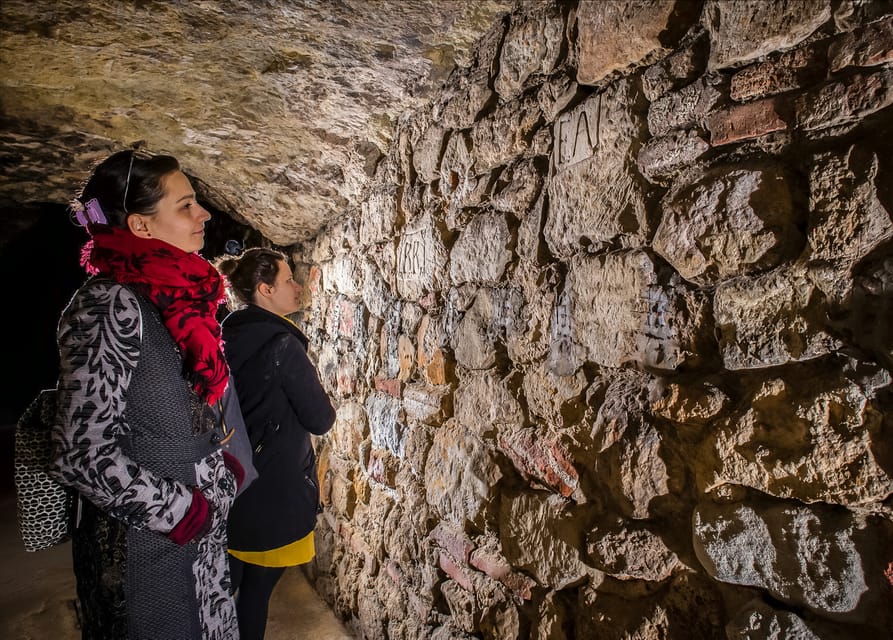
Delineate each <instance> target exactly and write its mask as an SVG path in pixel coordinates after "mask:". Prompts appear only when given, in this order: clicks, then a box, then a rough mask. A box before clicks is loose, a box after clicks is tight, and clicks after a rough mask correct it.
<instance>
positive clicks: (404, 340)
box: [397, 334, 416, 382]
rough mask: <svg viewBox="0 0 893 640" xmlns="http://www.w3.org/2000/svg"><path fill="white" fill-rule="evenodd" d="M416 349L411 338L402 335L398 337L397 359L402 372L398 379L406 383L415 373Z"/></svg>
mask: <svg viewBox="0 0 893 640" xmlns="http://www.w3.org/2000/svg"><path fill="white" fill-rule="evenodd" d="M415 354H416V348H415V345H414V344H413V343H412V340H411V339H410V337H409V336H407V335H403V334H401V335H400V336H398V337H397V359H398V361H399V362H400V372H399V373H398V374H397V378H398V379H399V380H400V381H401V382H406V381H407V380H409V379H410V378H411V377H412V374H413V372H414V371H415Z"/></svg>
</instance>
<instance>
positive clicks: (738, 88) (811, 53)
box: [729, 44, 826, 102]
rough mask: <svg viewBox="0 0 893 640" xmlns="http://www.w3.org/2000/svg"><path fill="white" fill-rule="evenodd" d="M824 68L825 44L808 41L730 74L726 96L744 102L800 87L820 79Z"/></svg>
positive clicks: (823, 75) (823, 74)
mask: <svg viewBox="0 0 893 640" xmlns="http://www.w3.org/2000/svg"><path fill="white" fill-rule="evenodd" d="M825 71H826V63H825V50H824V46H822V45H820V44H810V45H806V46H803V47H799V48H797V49H793V50H791V51H785V52H784V53H781V54H777V55H773V56H771V57H770V59H769V60H767V61H766V62H760V63H758V64H754V65H751V66H749V67H745V68H744V69H742V70H741V71H738V72H737V73H735V74H734V75H733V76H732V81H731V84H730V88H729V95H730V96H731V97H732V99H733V100H737V101H739V102H745V101H747V100H752V99H754V98H763V97H766V96H771V95H775V94H777V93H783V92H785V91H791V90H793V89H802V88H803V87H808V86H809V85H811V84H814V83H816V82H818V81H819V80H822V79H823V78H824V77H825Z"/></svg>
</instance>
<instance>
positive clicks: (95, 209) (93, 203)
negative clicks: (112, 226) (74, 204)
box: [74, 198, 108, 227]
mask: <svg viewBox="0 0 893 640" xmlns="http://www.w3.org/2000/svg"><path fill="white" fill-rule="evenodd" d="M74 217H75V218H76V219H77V221H78V223H79V224H80V225H81V226H82V227H86V226H87V225H88V224H108V220H106V217H105V214H104V213H103V212H102V207H100V206H99V200H97V199H96V198H93V199H91V200H88V201H87V204H85V205H84V208H83V209H77V210H75V212H74Z"/></svg>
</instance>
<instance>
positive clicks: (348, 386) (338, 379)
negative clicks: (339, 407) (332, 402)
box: [335, 354, 359, 398]
mask: <svg viewBox="0 0 893 640" xmlns="http://www.w3.org/2000/svg"><path fill="white" fill-rule="evenodd" d="M358 372H359V367H358V365H357V359H356V357H355V356H354V355H352V354H351V355H349V356H344V357H342V359H341V361H340V362H338V369H337V371H336V372H335V391H336V395H337V396H338V397H339V398H347V397H348V396H351V395H353V393H354V392H355V391H356V389H357V373H358Z"/></svg>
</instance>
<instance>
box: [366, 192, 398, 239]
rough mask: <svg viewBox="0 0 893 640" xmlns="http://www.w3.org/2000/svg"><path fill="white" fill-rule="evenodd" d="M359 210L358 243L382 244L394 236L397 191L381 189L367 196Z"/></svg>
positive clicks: (396, 229) (396, 228)
mask: <svg viewBox="0 0 893 640" xmlns="http://www.w3.org/2000/svg"><path fill="white" fill-rule="evenodd" d="M360 210H361V211H362V215H361V216H360V243H361V244H363V245H369V244H373V243H377V242H384V241H385V240H388V239H390V238H392V237H393V236H394V233H395V232H396V231H398V230H399V229H398V226H397V215H398V213H397V190H396V189H395V188H392V187H387V188H381V189H379V190H377V191H374V192H372V193H370V194H369V196H368V198H367V199H366V200H364V201H363V203H362V205H361V207H360Z"/></svg>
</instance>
